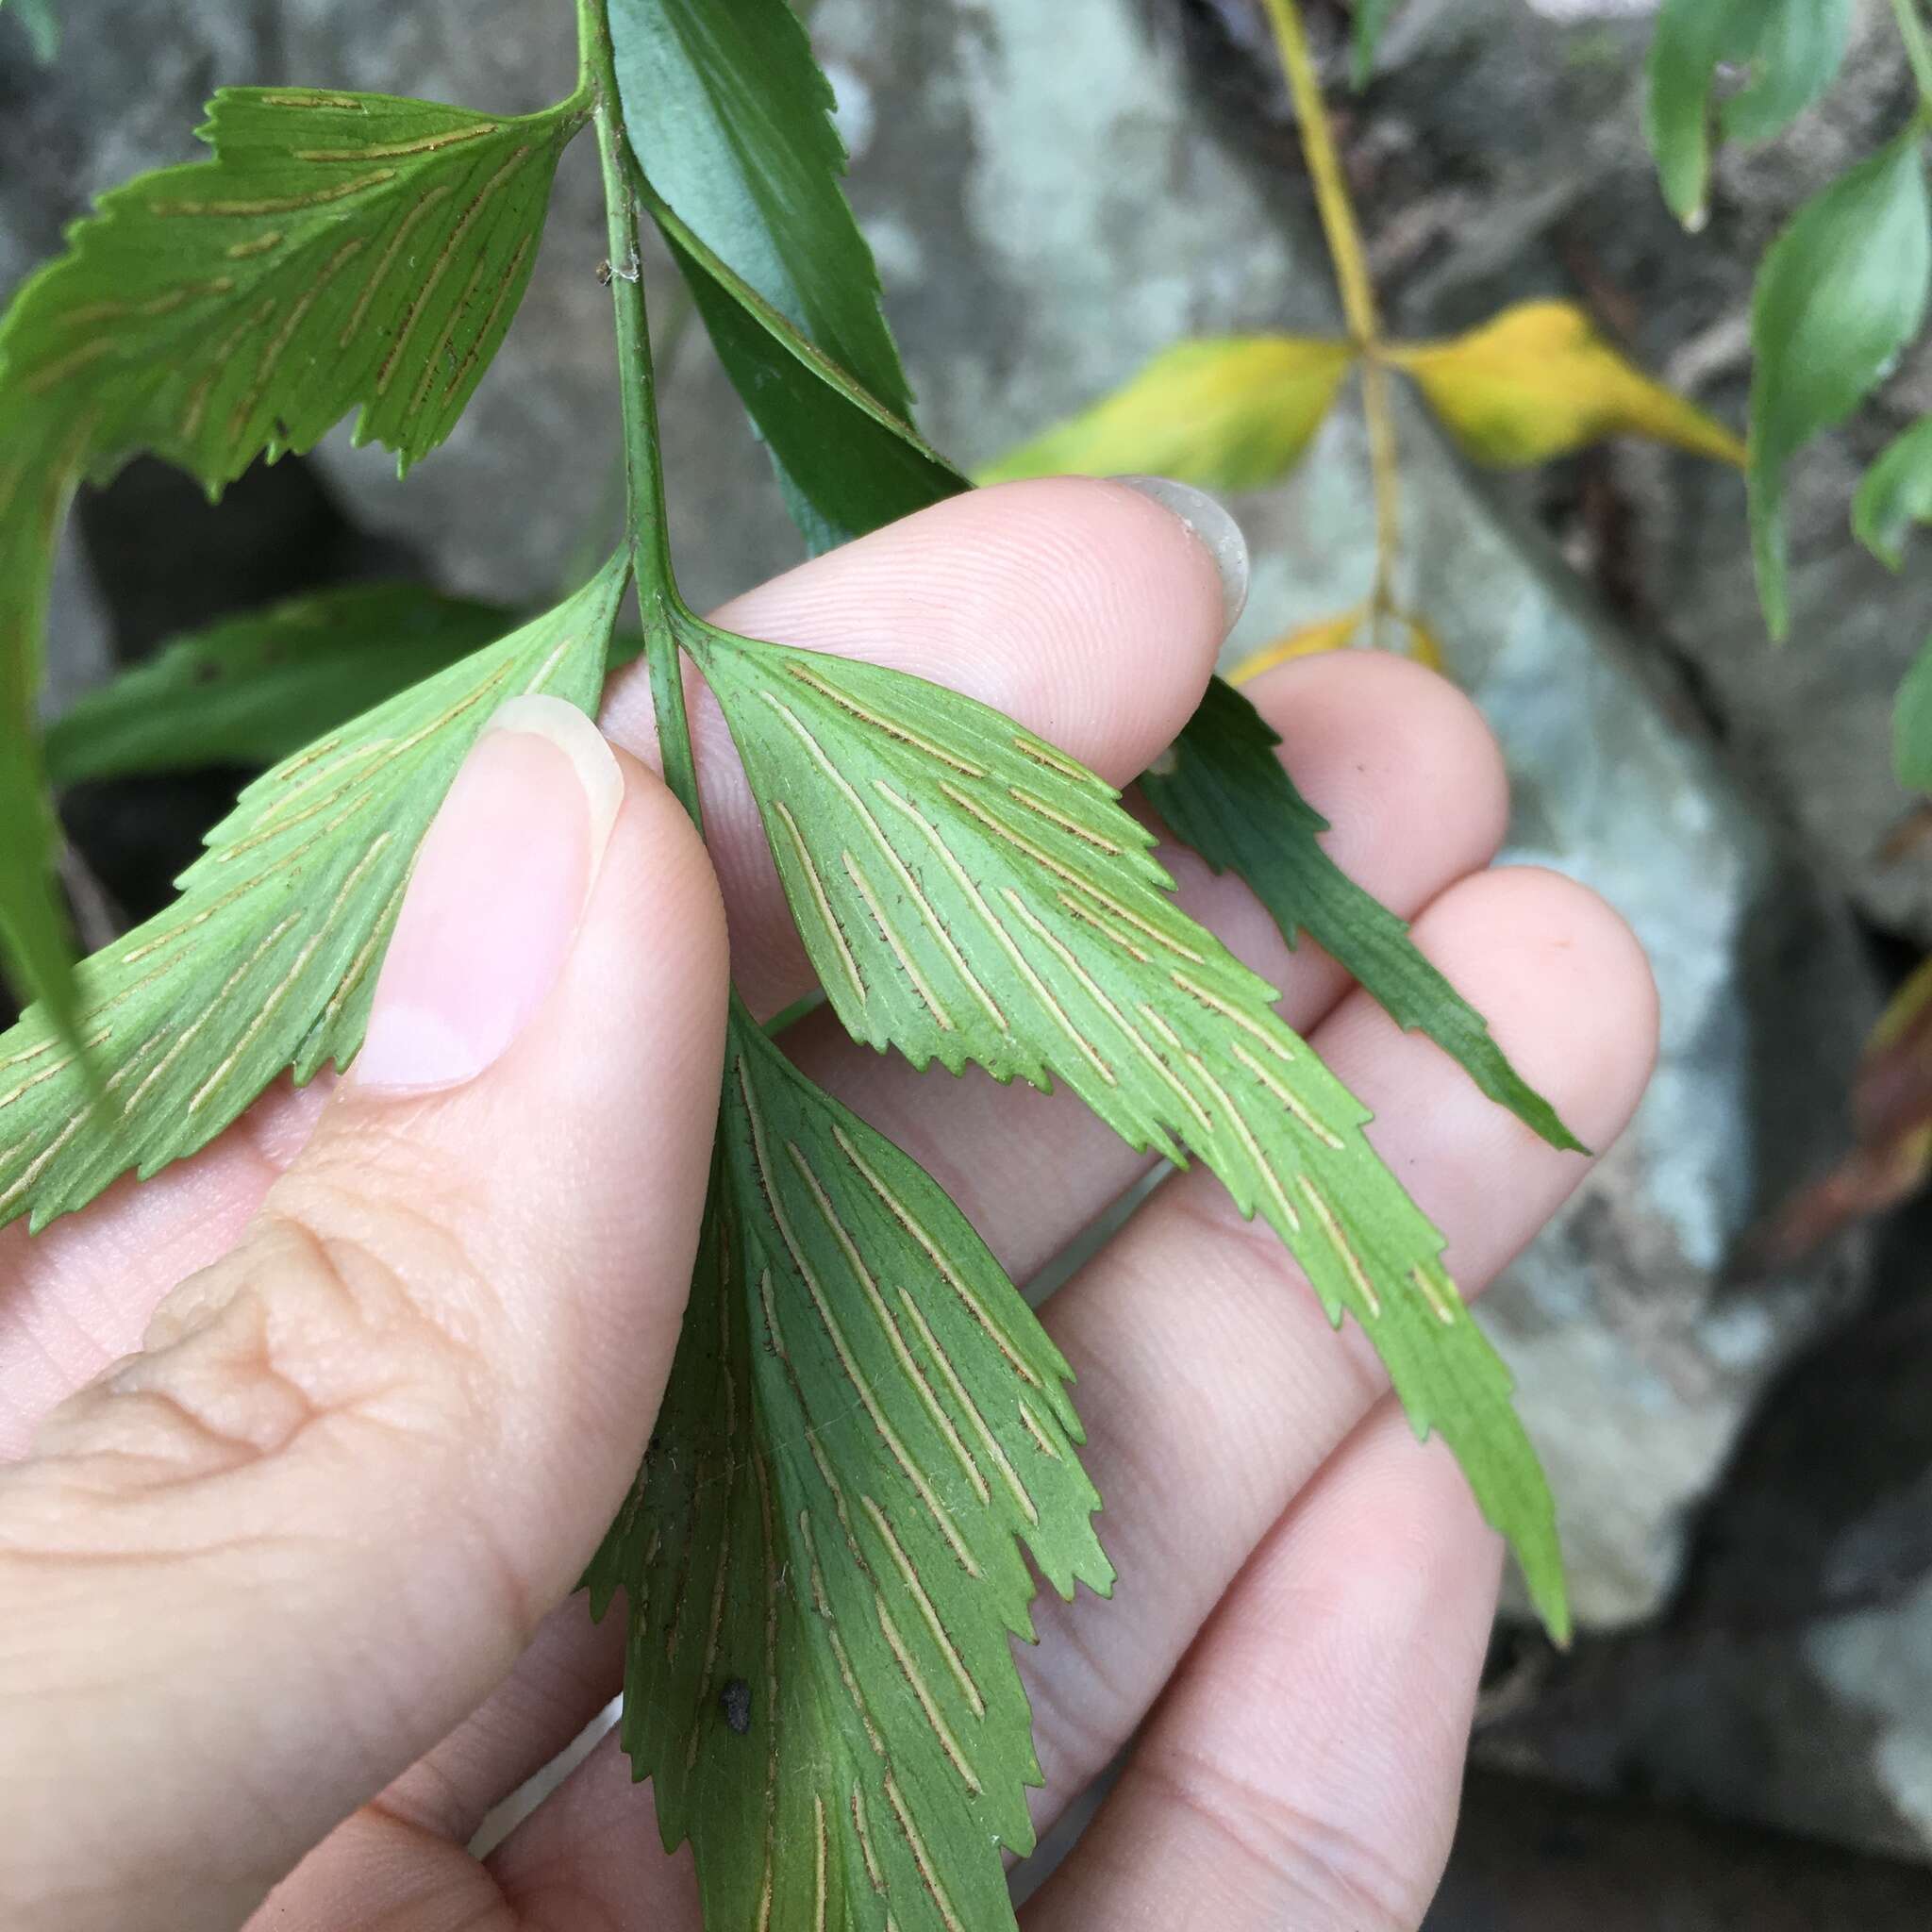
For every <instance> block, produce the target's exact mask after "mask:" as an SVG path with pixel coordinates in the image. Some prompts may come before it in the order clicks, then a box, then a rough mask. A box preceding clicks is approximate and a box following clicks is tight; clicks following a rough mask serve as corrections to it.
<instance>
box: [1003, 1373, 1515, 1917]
mask: <svg viewBox="0 0 1932 1932" xmlns="http://www.w3.org/2000/svg"><path fill="white" fill-rule="evenodd" d="M1499 1564H1500V1544H1499V1542H1498V1541H1497V1539H1496V1538H1495V1537H1494V1536H1493V1535H1492V1534H1491V1531H1490V1530H1489V1529H1488V1528H1487V1527H1486V1526H1485V1525H1484V1524H1483V1522H1482V1519H1481V1517H1480V1515H1479V1514H1478V1513H1477V1510H1476V1507H1475V1505H1474V1501H1473V1500H1472V1499H1471V1497H1470V1494H1469V1491H1468V1488H1467V1486H1466V1484H1465V1483H1464V1481H1463V1478H1462V1476H1461V1474H1460V1473H1459V1471H1458V1470H1457V1467H1456V1464H1455V1462H1454V1460H1453V1459H1452V1458H1451V1457H1450V1456H1449V1454H1448V1452H1447V1451H1446V1450H1445V1449H1444V1448H1443V1447H1442V1445H1441V1443H1439V1442H1432V1443H1431V1444H1429V1445H1428V1447H1427V1448H1426V1449H1419V1448H1418V1447H1417V1444H1416V1442H1415V1440H1414V1438H1413V1437H1412V1436H1411V1435H1410V1434H1409V1432H1408V1428H1407V1424H1406V1422H1405V1421H1404V1419H1403V1416H1402V1414H1401V1412H1400V1410H1399V1409H1397V1408H1396V1407H1394V1406H1393V1404H1392V1403H1391V1402H1388V1401H1385V1402H1384V1403H1383V1404H1382V1405H1381V1406H1380V1407H1377V1408H1376V1409H1375V1410H1374V1413H1373V1414H1372V1415H1371V1416H1370V1417H1369V1418H1368V1419H1367V1420H1366V1421H1364V1422H1363V1423H1362V1424H1361V1425H1360V1426H1359V1427H1358V1428H1357V1430H1356V1432H1355V1434H1354V1435H1353V1436H1352V1437H1350V1438H1349V1440H1348V1441H1346V1442H1345V1443H1344V1444H1343V1445H1342V1446H1341V1449H1339V1450H1338V1451H1337V1452H1336V1454H1335V1455H1334V1456H1333V1457H1331V1458H1330V1460H1329V1462H1328V1464H1327V1466H1326V1467H1325V1468H1324V1470H1323V1471H1322V1473H1321V1474H1319V1475H1318V1476H1317V1477H1316V1478H1315V1480H1314V1482H1313V1483H1311V1484H1310V1485H1309V1487H1308V1488H1307V1490H1306V1491H1303V1493H1302V1495H1301V1496H1300V1498H1299V1499H1298V1500H1297V1501H1296V1502H1295V1504H1294V1505H1293V1507H1291V1508H1290V1509H1289V1511H1288V1512H1287V1514H1286V1515H1284V1516H1283V1517H1282V1518H1281V1520H1280V1521H1279V1522H1278V1523H1277V1524H1275V1526H1274V1529H1273V1530H1272V1531H1271V1532H1270V1533H1269V1535H1268V1536H1267V1537H1266V1538H1265V1539H1264V1540H1263V1541H1262V1542H1261V1544H1260V1546H1259V1547H1258V1548H1257V1550H1256V1552H1255V1554H1254V1556H1253V1557H1251V1558H1250V1559H1249V1562H1248V1565H1247V1567H1246V1569H1245V1570H1244V1571H1243V1572H1242V1573H1241V1575H1240V1577H1238V1578H1237V1579H1236V1582H1235V1584H1234V1587H1233V1588H1232V1589H1231V1590H1230V1591H1228V1593H1227V1595H1226V1597H1225V1598H1224V1599H1223V1601H1222V1604H1221V1607H1220V1608H1219V1609H1218V1610H1217V1611H1216V1612H1215V1615H1214V1617H1213V1619H1212V1621H1211V1622H1210V1623H1209V1624H1208V1627H1207V1628H1206V1630H1204V1631H1203V1633H1202V1635H1201V1637H1200V1638H1199V1640H1198V1641H1196V1643H1195V1645H1194V1647H1193V1649H1192V1651H1191V1653H1190V1654H1189V1656H1188V1657H1186V1658H1185V1659H1184V1660H1183V1662H1182V1664H1181V1666H1180V1668H1179V1670H1178V1671H1177V1672H1176V1673H1175V1674H1174V1678H1173V1680H1172V1682H1171V1683H1170V1685H1169V1687H1168V1690H1167V1691H1166V1694H1165V1695H1164V1697H1163V1698H1162V1700H1161V1703H1160V1704H1159V1706H1158V1707H1157V1708H1156V1710H1155V1712H1154V1714H1153V1716H1152V1717H1151V1719H1150V1720H1149V1722H1148V1724H1147V1727H1146V1729H1145V1730H1144V1731H1143V1733H1142V1734H1141V1740H1140V1742H1139V1744H1138V1745H1137V1746H1136V1748H1135V1751H1134V1754H1133V1756H1132V1757H1131V1758H1130V1759H1129V1760H1128V1762H1127V1766H1126V1769H1125V1771H1124V1774H1123V1775H1122V1778H1121V1781H1120V1783H1119V1785H1118V1786H1116V1787H1115V1789H1114V1790H1113V1791H1112V1793H1111V1794H1110V1795H1109V1797H1108V1800H1107V1802H1106V1804H1105V1805H1104V1806H1103V1807H1101V1809H1100V1812H1099V1813H1098V1815H1097V1816H1096V1818H1095V1820H1094V1822H1093V1824H1092V1825H1091V1826H1090V1828H1089V1829H1088V1831H1087V1833H1086V1834H1085V1836H1084V1837H1083V1838H1082V1839H1081V1840H1079V1842H1078V1843H1077V1844H1076V1845H1075V1846H1074V1851H1073V1852H1072V1854H1071V1855H1070V1856H1069V1857H1068V1858H1067V1861H1066V1863H1065V1864H1064V1865H1062V1866H1061V1867H1060V1869H1059V1870H1058V1872H1057V1873H1055V1874H1054V1875H1053V1877H1052V1878H1051V1879H1049V1880H1048V1881H1047V1883H1046V1884H1045V1886H1043V1887H1042V1888H1041V1891H1040V1893H1039V1894H1038V1896H1037V1897H1036V1899H1035V1900H1034V1902H1033V1904H1032V1906H1031V1907H1029V1909H1028V1911H1027V1912H1026V1913H1025V1914H1024V1924H1025V1927H1026V1932H1094V1928H1097V1927H1102V1926H1105V1927H1108V1928H1117V1927H1118V1928H1128V1927H1139V1926H1143V1925H1144V1926H1149V1927H1152V1926H1159V1927H1161V1928H1162V1932H1184V1928H1188V1927H1199V1928H1202V1932H1207V1928H1209V1927H1211V1928H1213V1932H1278V1928H1280V1927H1284V1926H1292V1927H1294V1928H1295V1932H1415V1928H1416V1927H1417V1926H1419V1925H1420V1924H1421V1923H1422V1920H1423V1916H1424V1912H1425V1911H1426V1910H1427V1908H1428V1903H1429V1900H1430V1898H1431V1897H1432V1895H1433V1894H1434V1892H1435V1889H1436V1886H1437V1883H1438V1881H1439V1880H1440V1879H1441V1874H1442V1866H1443V1863H1444V1861H1445V1859H1446V1858H1447V1857H1448V1853H1449V1843H1450V1840H1451V1838H1452V1836H1453V1835H1454V1832H1455V1826H1456V1810H1457V1796H1458V1793H1459V1791H1460V1789H1461V1783H1462V1766H1463V1757H1464V1753H1465V1750H1466V1748H1467V1745H1468V1740H1469V1731H1470V1724H1471V1718H1472V1713H1473V1710H1474V1700H1475V1691H1476V1684H1477V1679H1478V1677H1479V1675H1480V1673H1481V1670H1482V1661H1483V1654H1484V1649H1485V1646H1486V1642H1487V1640H1488V1637H1489V1630H1490V1624H1491V1618H1492V1616H1493V1613H1494V1609H1495V1601H1496V1583H1497V1575H1498V1570H1499Z"/></svg>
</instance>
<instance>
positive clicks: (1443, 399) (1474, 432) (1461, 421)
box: [1385, 302, 1744, 464]
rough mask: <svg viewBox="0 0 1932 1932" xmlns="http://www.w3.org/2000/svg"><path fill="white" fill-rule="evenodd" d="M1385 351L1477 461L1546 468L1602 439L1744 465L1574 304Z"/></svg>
mask: <svg viewBox="0 0 1932 1932" xmlns="http://www.w3.org/2000/svg"><path fill="white" fill-rule="evenodd" d="M1385 353H1386V354H1387V356H1388V358H1389V360H1390V361H1391V362H1392V363H1394V364H1395V366H1396V367H1397V368H1398V369H1406V370H1407V372H1408V373H1409V375H1412V376H1414V377H1415V379H1416V381H1417V382H1418V383H1420V384H1421V385H1422V391H1423V394H1424V396H1426V397H1427V398H1428V403H1429V407H1430V408H1432V409H1433V410H1434V411H1435V412H1436V414H1437V415H1438V416H1439V417H1440V418H1441V421H1442V423H1443V425H1444V426H1445V427H1446V428H1447V429H1448V430H1449V432H1450V434H1451V435H1452V436H1454V437H1455V439H1456V441H1457V442H1458V443H1459V444H1460V445H1461V446H1462V448H1463V450H1464V451H1465V452H1466V453H1467V454H1468V455H1470V456H1472V457H1474V458H1475V459H1476V460H1477V461H1478V462H1485V463H1512V464H1517V463H1521V464H1527V463H1541V462H1547V461H1548V460H1549V458H1552V457H1559V456H1563V455H1566V454H1567V453H1568V452H1570V451H1571V450H1574V449H1581V448H1582V447H1583V446H1584V445H1585V444H1586V443H1591V442H1595V441H1599V440H1600V439H1601V438H1603V437H1606V436H1648V437H1651V438H1653V439H1654V440H1655V441H1658V442H1669V443H1674V444H1676V445H1677V447H1678V448H1680V449H1688V450H1690V451H1691V452H1692V453H1693V454H1695V455H1697V456H1704V457H1714V458H1717V459H1718V460H1720V461H1721V462H1726V463H1740V464H1741V463H1742V462H1743V460H1744V445H1743V443H1742V442H1741V441H1739V439H1738V438H1737V437H1735V436H1734V435H1732V433H1731V432H1730V431H1729V430H1728V429H1726V428H1725V427H1724V425H1723V424H1722V423H1718V422H1716V421H1714V420H1713V419H1712V418H1711V417H1709V416H1707V415H1706V414H1705V413H1704V411H1703V410H1702V409H1700V408H1696V407H1695V406H1694V405H1692V404H1691V403H1687V402H1686V401H1685V400H1684V398H1683V397H1682V396H1679V395H1676V394H1674V393H1673V392H1672V391H1670V390H1667V389H1666V388H1664V386H1663V385H1662V384H1661V383H1657V382H1653V381H1652V380H1651V379H1650V377H1649V376H1647V375H1644V373H1643V372H1642V371H1641V369H1639V368H1638V367H1637V366H1636V365H1635V364H1634V363H1632V362H1629V361H1627V360H1625V359H1624V357H1622V356H1620V355H1618V353H1617V352H1616V350H1614V349H1613V348H1611V347H1610V345H1609V344H1608V343H1607V341H1604V339H1603V338H1602V337H1601V336H1600V335H1598V334H1597V332H1596V330H1595V328H1594V327H1593V326H1592V325H1591V320H1590V318H1589V316H1587V315H1586V314H1585V313H1584V312H1583V310H1582V309H1580V308H1577V307H1576V305H1575V304H1574V303H1573V302H1524V303H1520V304H1518V305H1517V307H1515V308H1506V309H1505V310H1504V311H1503V312H1502V313H1501V314H1500V315H1497V316H1494V317H1492V318H1491V320H1490V321H1488V322H1486V323H1484V324H1483V325H1482V326H1481V327H1480V328H1475V329H1472V330H1470V332H1469V333H1468V334H1467V335H1462V336H1457V337H1455V338H1454V339H1453V340H1452V341H1444V342H1416V343H1412V344H1409V345H1407V346H1398V347H1395V348H1391V349H1389V350H1387V351H1386V352H1385Z"/></svg>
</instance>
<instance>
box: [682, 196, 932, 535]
mask: <svg viewBox="0 0 1932 1932" xmlns="http://www.w3.org/2000/svg"><path fill="white" fill-rule="evenodd" d="M644 200H645V206H646V207H648V208H650V210H651V212H652V213H653V215H655V216H656V217H657V220H658V226H659V227H660V228H661V229H662V230H663V232H664V238H665V240H666V241H667V242H669V243H670V244H671V250H672V253H673V255H674V256H675V258H676V259H677V263H678V266H679V267H680V268H681V269H682V270H683V271H684V275H685V279H686V280H687V281H688V282H689V283H690V285H691V293H692V296H693V297H694V299H695V300H696V302H697V306H698V312H699V313H700V314H701V315H702V316H703V317H704V318H705V323H706V325H707V326H708V328H709V330H710V332H711V340H712V341H713V342H715V343H716V345H717V349H718V355H719V358H720V359H721V360H722V361H723V362H724V368H725V372H726V373H727V374H728V375H730V377H731V379H732V382H733V383H734V385H736V387H737V389H738V392H739V394H740V395H741V397H742V398H743V400H744V405H745V408H747V409H748V410H749V411H750V413H751V418H752V421H753V422H754V423H756V424H757V425H758V433H759V434H760V435H761V436H762V437H763V438H764V439H765V441H766V442H767V443H769V444H770V446H771V450H772V454H773V457H774V459H775V460H776V462H777V465H778V472H779V476H780V479H781V480H782V481H783V482H784V483H785V485H786V488H787V493H788V496H789V497H790V499H791V507H792V514H793V516H794V518H795V519H796V520H797V522H798V524H799V526H800V528H801V529H802V530H803V531H804V532H805V534H806V538H807V541H808V542H809V543H810V545H811V547H812V549H813V550H814V552H817V551H821V550H827V549H830V548H832V547H833V546H835V545H836V544H839V543H842V542H844V541H846V540H847V539H848V538H851V537H856V536H861V535H863V534H864V533H865V532H866V531H867V530H873V529H877V528H878V527H879V526H880V525H883V524H890V523H894V522H896V521H897V520H898V519H899V518H900V517H903V516H909V515H910V514H911V513H912V512H913V511H914V510H917V509H924V508H925V507H926V506H927V505H928V504H933V503H938V502H940V501H941V500H942V499H943V498H945V497H948V496H954V495H957V494H958V492H959V491H961V490H964V489H966V488H967V487H968V486H967V483H966V479H965V478H964V477H963V476H961V475H959V474H958V472H957V471H956V470H954V469H953V468H952V467H951V466H950V465H949V464H948V463H947V462H946V461H945V459H944V458H942V457H941V456H939V455H937V454H936V453H935V452H934V451H933V450H931V449H929V448H928V447H927V446H926V445H925V444H924V442H922V441H920V439H919V436H918V434H917V432H916V431H914V430H913V429H912V428H911V426H910V425H908V424H907V423H906V422H905V420H904V419H903V418H901V417H899V416H896V415H894V414H893V413H892V412H891V410H890V409H888V408H886V407H885V405H884V404H883V403H881V402H879V401H878V400H877V398H876V397H874V396H873V395H871V394H870V393H869V392H868V391H865V390H864V389H863V388H862V387H860V386H859V385H858V383H856V382H855V381H854V380H853V378H852V377H851V376H850V375H848V374H847V373H846V372H845V371H844V370H842V369H841V368H839V367H838V366H837V365H836V364H834V363H833V362H832V361H831V360H829V359H828V358H827V357H826V356H824V354H823V353H822V352H821V351H820V350H819V349H817V348H816V347H814V346H813V344H812V343H811V342H809V341H807V340H806V339H805V337H803V336H802V335H800V333H799V332H798V330H797V329H796V328H794V327H793V326H792V325H791V323H789V322H788V321H787V320H786V319H785V317H784V316H782V315H781V314H779V313H778V311H777V310H776V309H775V308H773V307H772V306H771V304H770V303H768V302H767V301H765V300H764V298H763V297H762V296H761V295H760V294H759V293H758V291H756V290H755V289H753V288H751V287H750V286H749V284H747V283H746V282H745V281H744V280H743V279H742V278H741V276H739V275H735V274H734V273H733V272H732V271H731V270H730V269H729V268H728V267H727V266H726V265H725V264H724V262H723V261H722V260H720V259H719V258H718V257H717V256H716V255H715V254H714V253H713V252H712V251H711V250H710V249H708V247H706V246H705V244H704V242H701V241H700V240H699V239H698V237H697V236H696V235H695V234H693V233H692V232H691V229H690V228H689V227H688V226H687V225H685V223H684V222H682V221H681V220H680V219H679V218H678V217H677V216H676V215H675V214H674V213H673V212H672V211H671V209H670V208H667V207H665V206H664V204H663V203H662V202H661V201H659V200H658V199H657V197H656V195H655V194H654V193H653V192H649V191H647V192H646V193H645V197H644Z"/></svg>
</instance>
